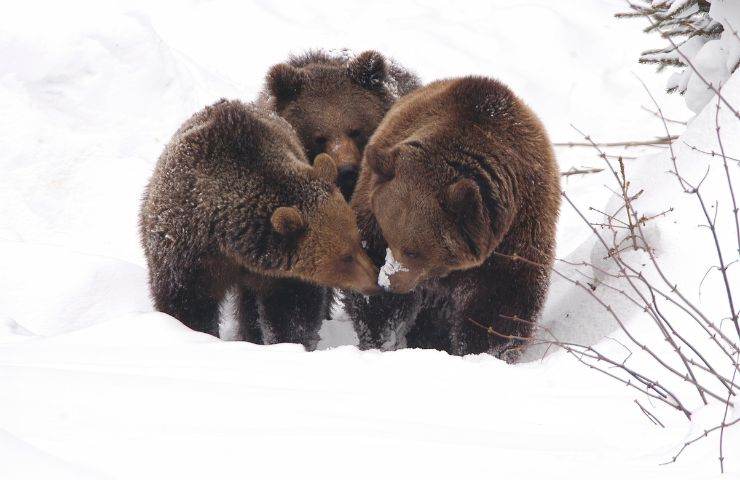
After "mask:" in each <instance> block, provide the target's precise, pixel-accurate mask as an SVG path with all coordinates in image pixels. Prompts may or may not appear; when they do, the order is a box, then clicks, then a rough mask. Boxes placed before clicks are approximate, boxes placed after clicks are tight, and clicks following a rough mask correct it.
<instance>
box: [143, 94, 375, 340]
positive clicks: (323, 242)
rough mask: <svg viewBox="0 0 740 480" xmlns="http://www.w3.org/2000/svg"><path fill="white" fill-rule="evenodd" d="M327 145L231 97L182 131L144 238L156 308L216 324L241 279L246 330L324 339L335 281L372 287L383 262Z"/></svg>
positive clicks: (149, 192) (148, 199)
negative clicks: (360, 225)
mask: <svg viewBox="0 0 740 480" xmlns="http://www.w3.org/2000/svg"><path fill="white" fill-rule="evenodd" d="M335 178H336V167H335V165H334V163H333V161H332V160H331V158H329V157H328V156H327V155H321V156H320V157H319V158H317V159H316V161H315V164H314V166H313V167H312V166H310V165H309V164H308V162H307V160H306V157H305V154H304V152H303V149H302V147H301V145H300V143H299V141H298V139H297V137H296V135H295V132H294V131H293V129H292V127H291V126H290V125H289V124H288V123H287V122H285V121H284V120H282V119H281V118H279V117H278V116H277V115H275V114H274V113H272V112H268V111H266V110H262V109H259V108H257V107H255V106H252V105H246V104H243V103H241V102H238V101H226V100H222V101H220V102H218V103H216V104H214V105H213V106H210V107H206V108H205V109H204V110H203V111H201V112H199V113H196V114H195V115H194V116H193V117H192V118H191V119H190V120H188V121H187V122H185V124H184V125H183V126H182V127H181V128H180V129H179V130H178V131H177V132H176V133H175V135H174V137H173V138H172V140H171V141H170V143H169V144H168V145H167V147H166V148H165V150H164V152H163V153H162V155H161V157H160V159H159V162H158V163H157V166H156V168H155V170H154V174H153V176H152V179H151V181H150V183H149V185H148V186H147V188H146V191H145V193H144V198H143V205H142V209H141V217H140V223H141V235H142V243H143V246H144V250H145V253H146V257H147V261H148V264H149V274H150V285H151V290H152V295H153V297H154V301H155V304H156V307H157V309H158V310H160V311H163V312H165V313H168V314H171V315H173V316H175V317H176V318H178V319H179V320H181V321H182V322H183V323H185V324H186V325H188V326H189V327H191V328H193V329H196V330H200V331H204V332H207V333H211V334H213V335H218V306H219V303H220V302H221V300H222V299H223V297H224V294H225V292H226V291H227V290H228V289H230V288H232V287H233V288H236V289H237V294H238V314H239V321H240V332H241V336H242V338H245V339H249V340H253V341H258V342H259V341H264V342H268V343H275V342H299V343H303V344H304V345H306V346H307V347H309V348H312V347H313V346H315V344H316V341H317V340H318V329H319V327H320V325H321V320H323V318H325V317H326V315H327V309H328V301H329V291H328V289H327V288H326V287H342V288H350V289H358V290H362V291H365V292H367V293H372V292H374V291H375V290H376V289H377V287H376V286H375V279H376V276H377V270H376V269H375V267H374V265H373V264H372V262H371V261H370V259H369V258H368V257H367V255H366V254H365V253H364V251H363V250H362V247H361V246H360V239H359V233H358V231H357V226H356V223H355V218H354V214H353V212H352V211H351V209H350V208H349V206H348V205H347V203H346V202H345V201H344V199H343V198H342V196H341V194H340V193H339V191H338V190H337V188H336V186H334V183H333V182H334V180H335Z"/></svg>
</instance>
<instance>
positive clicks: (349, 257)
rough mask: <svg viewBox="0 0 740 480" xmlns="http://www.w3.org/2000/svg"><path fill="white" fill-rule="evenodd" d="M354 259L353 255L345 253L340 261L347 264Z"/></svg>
mask: <svg viewBox="0 0 740 480" xmlns="http://www.w3.org/2000/svg"><path fill="white" fill-rule="evenodd" d="M354 261H355V257H354V256H353V255H350V254H347V255H343V256H342V263H345V264H347V265H349V264H350V263H352V262H354Z"/></svg>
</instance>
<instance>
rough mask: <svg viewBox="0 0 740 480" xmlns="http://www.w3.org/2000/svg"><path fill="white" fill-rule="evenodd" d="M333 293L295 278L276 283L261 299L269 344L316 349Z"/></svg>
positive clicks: (260, 311)
mask: <svg viewBox="0 0 740 480" xmlns="http://www.w3.org/2000/svg"><path fill="white" fill-rule="evenodd" d="M329 296H330V291H329V289H328V288H325V287H318V286H315V285H310V284H308V283H304V282H300V281H297V280H292V279H281V280H276V281H275V282H274V283H273V284H272V285H271V286H270V288H268V289H266V291H265V292H262V293H261V294H260V295H259V297H258V302H257V307H258V312H259V319H260V324H261V325H262V335H263V337H262V338H263V340H264V343H265V344H273V343H300V344H302V345H303V346H304V347H306V350H309V351H310V350H314V349H315V348H316V345H317V344H318V342H319V330H320V329H321V324H322V323H323V321H324V319H325V318H326V317H327V316H328V309H329V304H330V298H329Z"/></svg>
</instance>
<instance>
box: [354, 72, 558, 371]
mask: <svg viewBox="0 0 740 480" xmlns="http://www.w3.org/2000/svg"><path fill="white" fill-rule="evenodd" d="M559 178H560V176H559V172H558V168H557V164H556V161H555V156H554V153H553V150H552V147H551V144H550V141H549V139H548V137H547V133H546V132H545V129H544V127H543V126H542V124H541V123H540V121H539V119H538V118H537V116H536V115H535V114H534V113H533V112H532V111H531V110H530V109H529V108H528V107H527V106H526V105H525V104H524V103H523V102H522V101H521V100H520V99H519V98H517V97H516V96H515V95H514V94H513V93H512V92H511V91H510V90H509V89H508V88H507V87H506V86H504V85H503V84H501V83H500V82H498V81H496V80H493V79H489V78H483V77H465V78H458V79H452V80H443V81H438V82H434V83H431V84H429V85H428V86H426V87H424V88H422V89H419V90H416V91H415V92H412V93H410V94H409V95H407V96H406V97H404V98H402V99H401V100H399V101H398V102H397V103H396V104H395V105H394V106H393V108H392V109H391V110H390V111H389V112H388V114H387V115H386V117H385V119H384V120H383V121H382V123H381V124H380V126H379V127H378V129H377V130H376V132H375V135H374V136H373V138H372V139H371V141H370V143H369V144H368V146H367V147H366V149H365V156H364V160H363V165H362V171H361V174H360V179H359V181H358V184H357V189H356V191H355V195H354V197H353V199H352V206H353V208H354V209H355V211H356V212H357V216H358V224H359V227H360V231H361V234H362V237H363V240H365V241H366V242H367V246H368V249H369V252H370V254H371V257H372V258H373V260H374V261H375V263H376V264H377V265H383V270H382V271H381V276H380V283H381V284H384V286H386V287H387V288H388V289H389V290H390V292H391V293H385V294H382V295H378V296H375V297H371V298H370V299H365V298H364V297H362V296H360V295H356V294H351V293H348V294H347V296H346V298H345V306H346V308H347V311H348V313H349V314H350V317H351V318H352V319H353V322H354V324H355V329H356V331H357V333H358V336H359V338H360V346H361V348H385V349H388V348H397V347H403V346H408V347H420V348H436V349H442V350H446V351H447V352H449V353H452V354H455V355H465V354H470V353H482V352H489V353H493V354H495V355H498V356H500V357H502V358H504V359H506V360H508V361H514V360H515V359H516V358H517V357H518V354H519V352H520V350H521V347H522V346H523V345H524V344H525V343H526V339H528V338H530V337H531V334H532V330H533V323H532V322H534V321H536V319H537V316H538V313H539V311H540V309H541V307H542V304H543V301H544V298H545V294H546V291H547V286H548V282H549V271H550V267H551V266H552V263H553V259H554V253H555V227H556V220H557V216H558V210H559V205H560V187H559V181H560V180H559ZM515 255H517V256H519V257H523V258H525V259H527V260H530V261H531V262H526V261H521V260H519V261H516V260H514V259H513V258H516V257H514V256H515ZM386 260H387V262H386ZM384 262H385V264H384ZM517 319H523V320H525V321H524V322H522V321H518V320H517Z"/></svg>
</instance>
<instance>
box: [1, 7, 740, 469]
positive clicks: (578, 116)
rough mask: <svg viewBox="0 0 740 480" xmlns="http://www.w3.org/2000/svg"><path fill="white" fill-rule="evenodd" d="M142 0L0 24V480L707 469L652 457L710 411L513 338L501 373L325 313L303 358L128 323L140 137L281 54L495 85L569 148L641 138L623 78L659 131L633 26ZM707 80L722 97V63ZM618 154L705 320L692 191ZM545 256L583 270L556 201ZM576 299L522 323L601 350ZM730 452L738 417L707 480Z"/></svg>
mask: <svg viewBox="0 0 740 480" xmlns="http://www.w3.org/2000/svg"><path fill="white" fill-rule="evenodd" d="M151 3H152V2H143V1H142V2H127V3H126V5H125V6H121V5H120V4H118V3H117V2H94V3H93V2H90V3H77V2H48V3H40V2H25V3H24V4H23V5H20V6H19V5H15V6H13V7H12V8H10V7H8V6H6V7H4V8H3V13H2V16H1V17H0V60H2V61H0V132H2V133H0V478H3V479H5V478H19V479H21V478H22V479H26V478H116V479H130V478H135V479H144V478H244V477H245V476H249V475H260V476H265V477H268V478H283V477H287V476H289V475H294V476H298V475H300V476H304V477H308V478H314V477H319V476H321V477H327V478H338V477H347V476H351V477H358V478H378V477H379V476H386V477H391V478H397V477H398V478H400V477H405V478H419V477H430V478H442V477H445V478H450V477H465V476H473V475H475V476H486V477H489V478H493V477H496V478H497V477H506V476H516V477H517V478H594V477H598V478H615V479H617V478H619V479H623V478H640V479H647V478H671V479H684V478H687V479H688V478H692V479H693V478H696V479H706V478H712V477H713V476H714V475H716V474H717V472H718V464H717V460H716V459H717V456H718V444H717V439H716V437H710V438H709V439H707V440H706V441H703V442H699V443H697V444H696V445H694V446H692V447H691V448H690V449H688V450H687V451H686V452H685V453H684V454H683V455H682V457H681V458H680V459H679V461H678V462H677V463H675V464H671V465H667V466H660V465H659V463H662V462H665V461H667V460H670V458H671V457H672V455H673V454H675V452H676V451H677V449H678V448H680V446H681V444H682V443H683V442H684V441H686V440H687V439H688V438H691V436H692V435H696V434H697V432H701V431H702V428H706V427H710V426H713V425H715V424H716V423H717V422H718V421H719V418H721V413H722V412H721V411H720V410H719V409H718V407H716V406H710V407H704V408H700V402H699V401H698V399H697V401H696V403H695V404H692V405H689V406H690V408H691V409H692V410H693V411H695V414H694V419H693V421H692V422H691V423H689V422H687V421H686V419H685V418H684V417H683V416H682V415H681V414H679V413H677V412H675V411H673V410H670V409H668V408H665V407H664V406H661V405H659V404H654V405H651V404H650V402H649V401H647V400H645V399H643V398H642V397H640V396H639V394H638V393H636V392H635V391H634V390H631V389H628V388H627V387H625V386H623V385H620V384H618V383H617V382H614V381H612V380H610V379H609V378H607V377H606V376H603V375H600V374H598V373H595V372H594V371H591V370H589V369H587V368H585V367H584V366H583V365H580V364H578V363H577V362H576V361H575V360H574V359H573V358H572V357H570V356H568V355H567V354H565V353H564V352H555V353H552V354H550V355H548V356H546V357H544V358H542V355H543V354H544V353H545V352H544V351H541V350H537V349H532V350H531V351H530V352H528V354H527V355H526V357H525V359H526V360H530V361H529V362H527V363H520V364H518V365H506V364H504V363H503V362H500V361H498V360H496V359H493V358H490V357H488V356H473V357H468V358H456V357H450V356H448V355H447V354H444V353H440V352H436V351H419V350H401V351H397V352H386V353H380V352H359V351H357V349H356V348H355V347H353V346H351V343H352V342H353V333H352V331H351V327H350V326H349V325H348V323H347V322H346V319H345V318H344V316H343V314H342V312H336V318H335V319H334V320H333V321H330V322H327V323H326V324H325V325H324V329H323V330H322V333H323V339H322V343H321V345H322V346H323V347H324V348H325V350H323V351H318V352H313V353H306V352H303V351H302V349H301V348H299V347H297V346H294V345H276V346H268V347H264V346H255V345H251V344H247V343H243V342H226V341H220V340H217V339H215V338H213V337H209V336H206V335H203V334H199V333H195V332H192V331H190V330H188V329H187V328H185V327H184V326H183V325H181V324H180V323H179V322H177V321H176V320H174V319H172V318H171V317H168V316H166V315H163V314H160V313H156V312H153V311H152V306H151V303H150V300H149V297H148V289H147V285H146V268H145V263H144V260H143V256H142V252H141V248H140V246H139V243H138V237H137V228H136V213H137V210H138V207H139V198H140V194H141V191H142V188H143V185H144V184H145V182H146V181H147V179H148V176H149V174H150V172H151V169H152V167H153V165H154V162H155V161H156V158H157V156H158V155H159V153H160V151H161V149H162V147H163V145H164V144H165V142H166V141H167V140H168V139H169V136H170V135H171V134H172V133H173V132H174V130H175V129H176V128H177V127H178V126H179V124H180V123H181V122H182V121H183V120H184V119H185V118H187V116H188V115H189V114H191V113H192V112H193V111H195V110H197V109H199V108H201V107H202V106H203V105H205V104H207V103H209V102H211V101H213V100H215V99H217V98H219V97H238V98H242V99H252V98H254V97H255V95H256V93H257V92H258V90H259V89H260V88H261V84H262V81H263V76H264V73H265V71H266V70H267V68H268V67H269V66H270V65H271V64H273V63H276V62H279V61H281V60H283V59H284V58H285V57H286V56H287V55H288V53H289V52H299V51H301V50H304V49H307V48H310V47H326V48H342V47H348V48H351V49H354V50H362V49H366V48H373V49H377V50H380V51H381V52H384V53H386V54H388V55H390V56H393V57H395V58H396V59H397V60H399V61H400V62H401V63H403V64H405V65H406V66H408V67H410V68H412V69H414V70H416V71H417V72H418V73H419V74H420V75H421V76H422V78H423V79H424V80H425V81H429V80H432V79H436V78H441V77H449V76H455V75H462V74H469V73H476V74H484V75H489V76H494V77H497V78H499V79H501V80H503V81H504V82H506V83H508V84H509V85H510V86H511V87H512V88H513V89H514V90H515V91H516V92H517V93H518V94H519V95H520V96H522V97H523V98H524V99H525V100H526V101H527V102H528V103H529V104H530V105H531V106H532V107H533V109H534V110H535V111H536V112H538V113H539V114H540V115H541V117H542V119H543V121H544V123H545V125H546V127H547V128H548V130H549V132H550V134H551V137H552V139H553V140H554V141H569V140H580V139H579V138H578V135H577V134H576V133H575V131H574V130H573V129H572V128H571V127H570V125H569V124H571V123H572V124H574V125H576V126H577V127H579V128H581V129H583V130H585V131H587V132H588V133H589V134H591V135H592V136H593V137H594V138H595V139H597V140H624V139H644V138H651V137H653V136H658V135H662V134H664V132H663V130H662V125H661V124H660V122H659V121H658V120H657V119H656V118H655V117H653V116H652V115H651V114H650V113H648V112H646V111H644V110H642V109H641V105H647V106H650V103H649V99H648V97H647V96H646V94H645V92H644V90H642V87H641V86H640V84H639V81H638V80H637V79H636V77H635V74H637V75H638V76H639V77H640V78H642V79H643V80H644V81H645V82H646V83H647V85H648V87H649V88H650V89H651V91H652V92H653V93H654V94H655V95H656V97H657V98H658V100H659V102H660V103H661V105H662V106H663V107H664V109H665V111H666V114H667V115H668V116H672V117H678V118H681V119H688V118H690V117H691V114H690V112H689V111H688V110H687V109H686V108H685V107H684V102H683V100H682V99H681V98H680V97H677V96H666V95H664V94H663V93H662V89H663V86H664V85H665V82H666V78H667V75H668V73H666V74H662V75H658V74H656V73H655V72H654V71H653V70H652V69H651V68H648V67H643V66H640V65H638V64H637V63H636V59H637V57H638V56H639V53H640V51H641V50H643V49H644V48H645V47H646V44H649V42H650V41H649V39H647V37H645V36H644V34H642V33H641V31H640V27H641V26H642V25H643V23H641V22H639V21H634V22H631V21H617V20H615V19H614V18H613V17H612V14H613V13H614V12H616V11H617V10H623V9H624V3H623V2H622V1H620V0H589V1H580V2H553V1H551V0H505V1H504V0H492V1H488V2H458V3H456V4H454V5H451V4H450V3H449V2H443V1H416V2H408V3H406V2H403V3H402V2H391V1H383V2H360V1H342V2H338V1H332V2H299V1H291V2H274V3H273V2H268V1H255V2H250V3H247V2H226V1H221V0H216V1H211V2H198V1H190V2H177V3H174V2H172V3H155V4H151ZM723 91H724V92H725V95H726V96H727V97H728V98H731V99H733V100H734V104H735V105H736V106H738V105H740V77H739V76H738V75H737V74H736V75H735V76H734V77H733V78H732V79H731V80H730V82H729V83H728V85H726V86H725V88H724V90H723ZM725 113H726V112H725ZM721 120H722V121H723V122H724V123H723V125H725V127H726V128H725V130H724V131H723V133H724V140H725V149H726V150H727V153H728V154H729V155H732V156H734V157H739V158H740V131H738V128H737V124H738V122H734V123H732V122H731V121H730V119H729V117H728V116H727V115H723V116H722V117H721ZM733 125H734V126H733ZM713 126H714V102H713V101H710V102H709V105H708V106H707V107H706V108H705V110H704V112H702V113H701V114H700V115H699V116H698V117H697V118H696V119H695V120H693V121H692V122H691V124H690V125H689V127H688V128H687V129H686V130H687V131H686V133H685V134H684V136H683V137H682V140H683V141H686V142H687V143H689V144H691V145H695V146H697V147H700V148H703V149H706V150H716V149H717V146H716V137H715V133H714V130H713ZM672 128H674V129H675V132H673V133H681V132H682V131H683V129H684V127H681V126H678V125H676V126H672ZM676 148H677V150H680V151H679V159H680V160H679V166H680V167H681V169H682V172H683V173H684V174H685V175H687V176H688V177H690V178H692V179H694V180H696V179H697V178H700V177H701V176H702V175H703V174H704V171H705V169H706V167H707V166H708V165H711V167H712V170H711V174H710V176H709V178H708V180H707V184H706V190H707V192H708V193H707V195H708V196H709V198H710V200H711V202H714V200H717V201H718V202H719V205H722V206H727V205H728V204H729V202H728V198H727V197H726V196H725V195H726V194H725V190H726V186H725V185H724V183H723V182H724V181H725V180H724V177H723V176H722V174H721V172H722V170H721V165H720V164H719V163H718V160H717V159H716V158H711V157H707V156H704V155H701V154H699V153H696V152H692V151H690V150H689V149H688V148H687V147H685V145H684V144H683V142H682V141H679V142H676ZM613 152H614V151H613ZM620 153H624V152H620ZM626 155H629V156H635V155H640V156H641V158H639V159H635V160H631V159H628V160H627V161H626V162H627V163H626V169H627V173H628V176H629V177H630V179H631V180H632V182H633V187H632V188H634V189H635V191H636V190H639V189H640V188H644V189H645V193H644V195H643V196H642V197H641V198H640V200H639V202H638V203H637V205H638V208H640V209H641V210H642V212H643V213H645V214H648V215H649V214H651V213H652V214H655V213H659V212H661V211H663V210H665V209H666V208H668V207H673V208H674V211H673V212H672V213H671V214H670V215H667V216H665V217H661V218H659V219H656V220H655V221H654V222H651V223H650V224H648V225H649V226H648V227H646V230H647V232H646V233H647V234H648V236H649V238H650V241H651V243H652V244H653V246H655V247H656V249H657V253H658V256H659V258H660V259H661V262H662V263H663V264H664V266H666V270H667V271H668V273H669V275H670V276H671V277H672V278H674V279H675V280H676V281H678V282H679V283H680V284H681V285H682V287H683V288H684V290H685V291H687V292H689V293H690V295H691V297H692V299H693V300H695V301H696V302H697V303H699V304H700V305H701V307H702V309H704V310H705V311H707V312H708V313H709V314H711V315H713V316H716V317H717V318H721V317H722V316H723V315H725V314H724V313H722V312H723V309H725V308H726V307H724V305H725V303H724V302H725V300H724V297H723V296H722V286H721V283H720V279H719V276H715V275H709V276H708V277H707V280H706V281H705V282H704V284H703V285H702V286H701V290H699V281H700V280H701V278H702V276H703V273H704V271H705V270H706V269H707V268H708V266H709V265H711V264H712V263H713V262H714V260H713V256H712V252H711V251H707V250H706V248H702V246H703V245H707V243H706V242H707V231H706V229H701V228H698V227H697V225H698V224H699V223H702V222H701V216H700V214H699V213H700V212H699V210H698V206H697V205H696V201H695V200H694V199H693V198H692V197H690V196H687V195H684V194H681V193H680V189H679V188H678V184H677V181H676V179H675V178H673V177H672V176H671V175H669V174H667V173H666V170H668V169H669V167H670V161H669V158H668V155H667V151H666V150H655V149H652V150H644V151H643V150H635V149H631V150H629V151H628V152H627V153H626ZM558 159H559V162H560V165H561V169H562V170H567V169H569V168H570V167H573V166H582V165H588V166H602V165H601V160H600V159H598V158H596V157H595V156H594V154H593V152H591V151H589V150H586V149H584V150H576V149H567V148H562V149H558ZM733 169H734V170H733V172H736V171H737V167H736V165H733ZM610 181H611V180H610V178H609V176H608V175H607V173H606V172H604V173H600V174H592V175H586V176H582V177H581V176H575V177H568V179H567V180H566V179H564V182H563V187H564V189H565V190H566V191H567V192H568V194H569V196H570V197H571V198H573V200H574V201H575V202H577V203H578V204H579V205H581V206H582V207H584V209H587V208H588V207H589V206H593V207H596V208H599V209H604V208H608V207H609V206H610V205H613V204H614V199H613V198H612V194H611V193H610V192H609V191H608V190H607V189H606V188H604V185H605V184H608V183H610ZM720 218H721V217H720ZM730 225H731V221H730V219H729V218H724V219H722V223H720V226H721V227H720V238H721V241H722V244H723V245H724V246H725V247H726V250H727V251H729V252H733V248H732V242H733V241H734V236H733V235H734V231H733V230H732V229H731V228H730ZM558 256H559V257H561V258H564V259H568V260H583V259H587V260H590V261H592V262H593V263H595V264H596V265H603V264H604V263H605V261H604V260H602V257H603V252H601V251H600V250H599V247H598V246H597V245H596V244H595V242H594V239H593V238H592V234H591V233H590V232H589V230H588V229H587V228H586V227H585V226H584V225H583V223H582V222H581V220H580V219H579V218H578V217H577V215H576V214H575V213H574V212H573V211H572V210H571V209H569V208H568V207H567V206H566V205H564V207H563V211H562V214H561V221H560V225H559V234H558ZM733 258H734V257H733ZM730 275H731V276H732V278H733V279H737V280H740V279H738V275H737V273H736V270H732V269H731V270H730ZM735 284H736V285H737V284H738V283H737V281H736V282H735ZM700 293H701V295H700ZM605 295H607V294H606V293H605ZM613 301H614V302H615V303H614V306H615V308H617V309H618V310H619V312H620V314H621V315H623V317H624V318H629V319H630V320H631V321H630V328H633V329H634V331H635V332H638V333H639V334H641V335H642V338H644V339H648V340H649V341H653V342H655V343H656V344H658V343H660V342H661V338H660V337H659V336H658V335H656V334H655V332H652V330H651V325H650V324H649V323H648V322H647V321H646V320H645V318H644V315H643V314H641V312H640V311H637V310H636V309H634V308H630V306H629V305H627V304H625V302H624V301H623V300H621V299H619V298H616V297H615V298H614V299H613ZM597 307H598V306H597V305H596V304H595V303H594V302H593V301H592V300H591V299H589V298H588V296H587V295H586V294H585V293H584V292H583V291H581V290H579V289H578V288H576V287H574V286H573V285H570V284H568V283H567V282H563V281H558V280H555V281H554V282H553V285H552V288H551V294H550V297H549V299H548V303H547V307H546V309H545V312H544V314H543V320H542V321H543V323H545V324H546V325H547V326H548V327H549V328H551V329H552V330H553V331H555V332H556V333H557V334H558V335H560V336H561V338H563V339H568V340H574V341H580V342H584V343H588V344H592V343H593V344H597V345H598V347H599V348H600V349H601V350H603V351H605V352H619V349H620V348H621V346H620V345H619V343H618V342H617V341H615V340H619V339H620V335H621V334H620V333H618V332H617V333H614V331H615V330H616V325H615V324H614V323H613V321H611V320H610V319H609V318H608V317H607V316H606V315H605V314H604V311H603V309H602V308H597ZM225 330H228V325H226V328H225ZM607 336H609V337H610V338H605V337H607ZM347 344H350V345H347ZM342 345H344V346H342ZM332 347H333V348H332ZM615 354H618V353H615ZM635 357H636V359H635V361H636V362H638V363H637V364H638V365H639V364H640V363H639V362H640V361H641V360H640V358H639V355H638V354H637V353H636V355H635ZM645 365H646V368H648V366H647V362H645ZM725 373H727V372H725ZM661 380H662V379H661ZM683 388H686V387H683ZM635 398H639V399H640V400H641V402H642V403H643V404H645V405H648V406H649V408H651V409H652V410H653V411H654V412H655V413H656V414H657V415H658V417H659V418H660V419H661V420H662V421H663V423H665V425H666V428H658V427H656V426H654V425H653V424H651V423H650V422H649V421H648V419H647V418H646V417H645V416H643V415H642V414H641V413H640V411H639V408H638V407H637V405H635V403H634V402H633V400H634V399H635ZM737 415H739V413H738V411H737V409H735V410H730V416H729V417H728V418H730V419H732V418H736V417H737ZM734 452H740V428H736V429H735V430H732V429H729V430H728V431H727V432H726V434H725V453H726V456H727V459H726V461H725V465H726V471H728V472H730V473H729V474H728V475H726V477H730V476H731V475H733V474H735V475H740V453H736V454H733V453H734Z"/></svg>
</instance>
